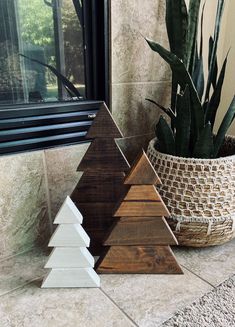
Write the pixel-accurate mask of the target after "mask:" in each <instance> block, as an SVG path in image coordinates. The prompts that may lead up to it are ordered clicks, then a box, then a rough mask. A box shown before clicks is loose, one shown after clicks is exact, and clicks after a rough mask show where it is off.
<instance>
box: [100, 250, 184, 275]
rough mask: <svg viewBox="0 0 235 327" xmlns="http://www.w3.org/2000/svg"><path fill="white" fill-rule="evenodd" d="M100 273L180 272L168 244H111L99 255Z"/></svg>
mask: <svg viewBox="0 0 235 327" xmlns="http://www.w3.org/2000/svg"><path fill="white" fill-rule="evenodd" d="M96 270H97V272H98V273H101V274H125V273H126V274H182V273H183V272H182V270H181V268H180V266H179V265H178V263H177V261H176V259H175V257H174V254H173V253H172V251H171V249H170V247H169V246H160V245H159V246H112V247H109V248H108V249H107V252H106V253H105V254H104V255H103V256H102V257H100V259H99V260H98V262H97V264H96Z"/></svg>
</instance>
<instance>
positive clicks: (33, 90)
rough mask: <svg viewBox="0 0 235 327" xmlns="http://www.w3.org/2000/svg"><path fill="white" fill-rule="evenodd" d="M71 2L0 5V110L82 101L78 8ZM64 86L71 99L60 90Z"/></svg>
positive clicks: (4, 0)
mask: <svg viewBox="0 0 235 327" xmlns="http://www.w3.org/2000/svg"><path fill="white" fill-rule="evenodd" d="M76 1H77V6H76V7H77V8H76V9H77V10H75V7H74V4H75V2H76ZM76 1H73V0H30V1H29V0H1V1H0V105H6V104H21V103H22V104H25V103H39V102H51V101H53V102H54V101H66V100H69V99H71V98H73V99H74V98H76V99H78V98H79V99H83V98H85V94H86V85H85V72H84V70H85V69H84V51H83V50H84V46H83V44H84V42H83V31H82V25H81V22H80V20H81V19H79V18H78V17H81V15H82V13H81V8H82V2H81V1H80V0H76ZM79 10H80V12H79ZM46 65H47V66H46ZM58 74H60V75H59V78H58ZM65 78H66V79H65ZM69 82H71V83H72V84H73V85H74V86H75V88H76V90H77V91H78V92H77V93H76V94H75V93H74V92H71V89H70V90H68V87H65V85H68V83H69Z"/></svg>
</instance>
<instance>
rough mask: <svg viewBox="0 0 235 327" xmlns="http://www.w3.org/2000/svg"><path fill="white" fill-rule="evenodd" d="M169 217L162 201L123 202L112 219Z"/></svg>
mask: <svg viewBox="0 0 235 327" xmlns="http://www.w3.org/2000/svg"><path fill="white" fill-rule="evenodd" d="M162 216H165V217H169V216H170V213H169V211H168V209H167V207H166V206H165V204H164V202H163V201H162V199H160V200H159V201H141V202H140V201H123V202H121V204H120V206H119V208H118V209H117V210H116V212H115V214H114V217H162Z"/></svg>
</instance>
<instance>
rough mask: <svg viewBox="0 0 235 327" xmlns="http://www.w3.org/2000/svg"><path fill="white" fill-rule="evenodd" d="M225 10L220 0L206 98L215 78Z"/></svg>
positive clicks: (222, 0) (222, 1)
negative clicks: (221, 25)
mask: <svg viewBox="0 0 235 327" xmlns="http://www.w3.org/2000/svg"><path fill="white" fill-rule="evenodd" d="M223 10H224V0H218V5H217V12H216V19H215V29H214V37H213V47H212V50H211V55H210V64H209V72H208V79H207V86H206V94H205V99H206V100H208V99H209V95H210V89H211V84H212V80H213V74H214V71H215V66H216V53H217V45H218V40H219V33H220V24H221V19H222V15H223Z"/></svg>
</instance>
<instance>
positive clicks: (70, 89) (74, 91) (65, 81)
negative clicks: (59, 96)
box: [20, 54, 82, 99]
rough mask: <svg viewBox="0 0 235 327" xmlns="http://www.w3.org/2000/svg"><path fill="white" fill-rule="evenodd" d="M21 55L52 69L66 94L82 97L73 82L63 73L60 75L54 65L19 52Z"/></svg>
mask: <svg viewBox="0 0 235 327" xmlns="http://www.w3.org/2000/svg"><path fill="white" fill-rule="evenodd" d="M20 56H21V57H23V58H26V59H28V60H30V61H32V62H36V63H37V64H39V65H41V66H44V67H47V68H48V69H50V70H51V71H52V73H53V74H55V75H56V77H57V78H58V79H59V80H60V81H61V82H62V84H63V86H64V87H65V89H66V91H67V92H68V94H69V95H70V96H71V97H77V98H78V99H79V98H81V97H82V95H81V94H80V92H79V91H78V90H77V89H76V87H75V86H74V85H73V83H71V82H70V81H69V80H68V79H67V78H66V77H65V76H64V75H62V74H61V73H60V72H59V71H58V70H57V69H56V68H55V67H53V66H51V65H48V64H45V63H44V62H42V61H40V60H37V59H33V58H30V57H27V56H25V55H23V54H20Z"/></svg>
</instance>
